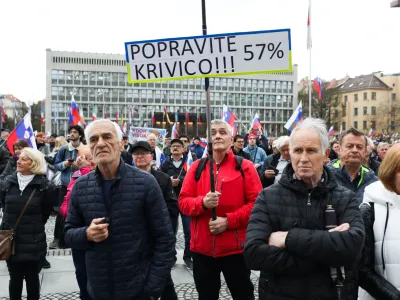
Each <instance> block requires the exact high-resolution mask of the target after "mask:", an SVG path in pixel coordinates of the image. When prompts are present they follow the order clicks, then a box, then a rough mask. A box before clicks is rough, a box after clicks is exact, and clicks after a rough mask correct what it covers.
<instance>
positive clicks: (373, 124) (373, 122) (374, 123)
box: [371, 121, 376, 129]
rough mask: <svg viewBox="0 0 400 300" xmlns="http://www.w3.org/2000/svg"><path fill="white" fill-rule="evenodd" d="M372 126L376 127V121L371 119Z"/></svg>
mask: <svg viewBox="0 0 400 300" xmlns="http://www.w3.org/2000/svg"><path fill="white" fill-rule="evenodd" d="M371 128H373V129H376V121H371Z"/></svg>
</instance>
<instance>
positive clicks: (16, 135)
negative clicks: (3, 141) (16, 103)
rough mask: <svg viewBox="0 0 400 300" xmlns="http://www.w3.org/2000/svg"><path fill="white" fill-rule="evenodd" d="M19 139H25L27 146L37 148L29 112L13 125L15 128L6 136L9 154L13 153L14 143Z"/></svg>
mask: <svg viewBox="0 0 400 300" xmlns="http://www.w3.org/2000/svg"><path fill="white" fill-rule="evenodd" d="M20 139H23V140H26V141H27V142H28V144H29V147H31V148H33V149H37V147H36V141H35V136H34V133H33V127H32V122H31V115H30V112H28V113H27V114H26V115H25V117H24V118H23V119H22V120H21V121H20V122H19V123H18V125H17V127H15V129H14V130H13V131H12V132H11V133H10V135H9V136H8V139H7V147H8V149H9V150H10V152H11V154H14V149H13V145H14V143H15V142H16V141H18V140H20Z"/></svg>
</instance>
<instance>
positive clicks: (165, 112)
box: [164, 107, 171, 124]
mask: <svg viewBox="0 0 400 300" xmlns="http://www.w3.org/2000/svg"><path fill="white" fill-rule="evenodd" d="M164 114H165V117H166V118H167V122H168V124H171V121H170V120H169V116H168V112H167V108H166V107H164Z"/></svg>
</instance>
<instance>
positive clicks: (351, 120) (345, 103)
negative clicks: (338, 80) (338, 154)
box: [332, 73, 400, 133]
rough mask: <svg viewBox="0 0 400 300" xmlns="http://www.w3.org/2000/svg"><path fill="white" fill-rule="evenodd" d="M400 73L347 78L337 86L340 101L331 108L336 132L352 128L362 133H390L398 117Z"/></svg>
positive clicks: (399, 117) (393, 129)
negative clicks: (397, 74) (397, 91)
mask: <svg viewBox="0 0 400 300" xmlns="http://www.w3.org/2000/svg"><path fill="white" fill-rule="evenodd" d="M399 86H400V76H396V75H390V76H385V75H383V74H381V73H373V74H369V75H361V76H357V77H355V78H349V79H348V80H347V81H346V82H345V83H343V84H342V85H340V86H338V87H337V90H338V93H339V97H338V101H340V103H339V105H338V106H337V107H336V108H335V109H334V110H333V116H332V117H333V118H332V119H333V120H334V127H335V130H337V132H339V130H340V129H339V128H340V126H342V129H343V130H346V129H348V128H350V127H354V128H356V129H358V130H360V131H362V132H364V133H368V132H369V131H370V129H371V128H372V129H374V130H375V132H376V133H382V132H384V133H387V132H389V133H393V132H394V131H395V128H394V126H393V125H395V124H396V120H397V119H400V116H399V115H397V112H396V109H395V107H396V106H397V102H399V101H398V100H397V97H398V95H399V94H398V93H396V90H397V89H399Z"/></svg>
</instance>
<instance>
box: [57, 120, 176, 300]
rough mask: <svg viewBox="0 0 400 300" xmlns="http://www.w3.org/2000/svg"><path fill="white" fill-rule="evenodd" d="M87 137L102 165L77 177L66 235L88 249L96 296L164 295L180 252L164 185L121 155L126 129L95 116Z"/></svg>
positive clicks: (131, 299) (130, 299)
mask: <svg viewBox="0 0 400 300" xmlns="http://www.w3.org/2000/svg"><path fill="white" fill-rule="evenodd" d="M85 137H86V140H87V141H88V145H89V147H90V151H91V154H92V157H93V159H94V161H95V162H96V164H97V168H96V170H95V171H93V172H91V173H89V174H87V175H85V176H82V177H80V178H79V179H78V180H77V181H76V183H75V186H74V188H73V190H72V193H71V200H70V205H69V209H68V215H67V219H66V222H65V241H66V243H67V244H68V245H69V246H71V248H74V249H84V250H86V266H87V276H88V292H89V294H90V296H91V297H92V298H93V299H95V300H103V299H104V300H106V299H107V300H117V299H118V300H144V299H146V300H147V299H152V300H154V299H158V297H160V296H161V294H162V291H163V288H164V285H165V281H166V278H167V277H168V275H169V273H170V270H171V267H172V265H173V263H174V255H175V235H174V232H173V230H172V226H171V221H170V219H169V214H168V210H167V207H166V204H165V201H164V198H163V194H162V192H161V189H160V187H159V185H158V183H157V181H156V179H155V178H154V177H153V176H152V175H151V174H150V173H146V172H143V171H141V170H139V169H137V168H134V167H131V166H128V165H126V164H125V163H124V162H123V161H121V158H120V151H121V150H122V149H123V145H122V133H121V130H120V129H119V126H118V125H117V124H116V123H114V122H111V121H110V120H97V121H94V122H92V123H91V124H90V125H89V126H88V127H87V128H86V130H85Z"/></svg>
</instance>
